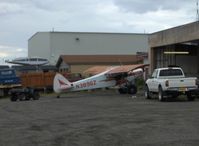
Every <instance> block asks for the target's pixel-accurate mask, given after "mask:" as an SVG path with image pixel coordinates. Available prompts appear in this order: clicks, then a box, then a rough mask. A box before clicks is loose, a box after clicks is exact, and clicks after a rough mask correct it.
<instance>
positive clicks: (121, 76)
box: [53, 64, 148, 98]
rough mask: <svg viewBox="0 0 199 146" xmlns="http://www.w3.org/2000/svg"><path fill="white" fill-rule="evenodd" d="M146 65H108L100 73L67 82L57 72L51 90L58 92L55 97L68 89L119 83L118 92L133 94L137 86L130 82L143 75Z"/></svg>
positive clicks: (95, 87)
mask: <svg viewBox="0 0 199 146" xmlns="http://www.w3.org/2000/svg"><path fill="white" fill-rule="evenodd" d="M146 66H148V64H137V65H123V66H115V67H109V68H107V69H106V70H105V71H103V72H101V73H98V74H96V75H94V76H91V77H89V78H85V79H82V80H79V81H75V82H69V81H68V80H67V79H66V78H65V77H64V76H63V75H61V74H59V73H57V74H56V75H55V77H54V81H53V82H54V83H53V90H54V92H55V93H57V94H58V96H57V98H59V97H60V94H61V93H66V92H70V91H81V90H90V89H97V88H107V87H113V86H117V85H119V86H120V88H119V89H118V91H119V93H121V94H123V93H129V94H135V93H136V92H137V88H136V86H135V85H134V84H130V83H131V82H132V81H133V80H134V79H135V78H136V77H138V76H143V72H144V68H145V67H146ZM124 85H125V86H124Z"/></svg>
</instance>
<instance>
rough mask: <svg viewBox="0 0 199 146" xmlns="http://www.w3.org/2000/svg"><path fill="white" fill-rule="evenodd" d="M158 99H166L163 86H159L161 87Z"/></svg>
mask: <svg viewBox="0 0 199 146" xmlns="http://www.w3.org/2000/svg"><path fill="white" fill-rule="evenodd" d="M158 99H159V101H164V100H165V99H164V91H163V90H162V87H161V86H159V88H158Z"/></svg>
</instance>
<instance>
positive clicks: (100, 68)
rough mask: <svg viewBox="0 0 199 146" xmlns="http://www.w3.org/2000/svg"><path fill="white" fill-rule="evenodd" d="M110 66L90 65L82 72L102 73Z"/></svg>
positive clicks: (87, 73) (89, 73)
mask: <svg viewBox="0 0 199 146" xmlns="http://www.w3.org/2000/svg"><path fill="white" fill-rule="evenodd" d="M110 67H111V66H94V67H91V68H88V69H87V70H85V71H84V72H83V74H86V75H96V74H99V73H102V72H104V71H106V70H108V69H109V68H110Z"/></svg>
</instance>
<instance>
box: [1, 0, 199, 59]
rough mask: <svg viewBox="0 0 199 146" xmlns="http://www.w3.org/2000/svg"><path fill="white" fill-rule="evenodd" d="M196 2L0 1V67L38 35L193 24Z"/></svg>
mask: <svg viewBox="0 0 199 146" xmlns="http://www.w3.org/2000/svg"><path fill="white" fill-rule="evenodd" d="M196 10H197V8H196V0H167V1H163V0H0V63H2V62H3V61H4V60H5V59H7V58H16V57H25V56H27V52H28V39H29V38H30V37H31V36H32V35H34V34H35V33H36V32H38V31H52V30H53V29H54V31H75V32H79V31H81V32H122V33H123V32H124V33H151V32H156V31H160V30H163V29H167V28H171V27H174V26H178V25H182V24H186V23H190V22H193V21H196Z"/></svg>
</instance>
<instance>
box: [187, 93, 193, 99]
mask: <svg viewBox="0 0 199 146" xmlns="http://www.w3.org/2000/svg"><path fill="white" fill-rule="evenodd" d="M187 99H188V101H194V99H195V97H194V96H193V95H192V94H191V92H188V93H187Z"/></svg>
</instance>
